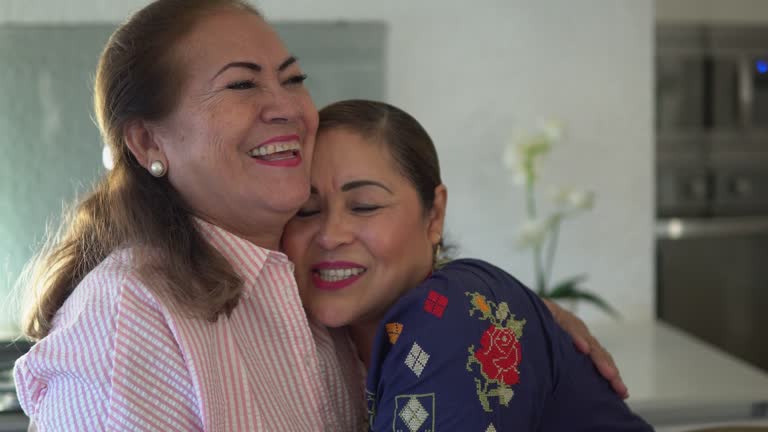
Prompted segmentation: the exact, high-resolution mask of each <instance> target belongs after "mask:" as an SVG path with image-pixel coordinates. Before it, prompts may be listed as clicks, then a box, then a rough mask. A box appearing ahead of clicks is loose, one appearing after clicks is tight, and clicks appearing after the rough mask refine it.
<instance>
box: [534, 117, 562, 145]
mask: <svg viewBox="0 0 768 432" xmlns="http://www.w3.org/2000/svg"><path fill="white" fill-rule="evenodd" d="M539 130H540V131H541V133H542V134H543V135H544V136H546V137H547V139H548V140H549V141H550V142H553V143H556V142H560V141H562V140H563V135H564V133H565V130H564V128H563V124H562V123H561V122H560V121H558V120H553V119H549V120H544V121H542V122H541V124H540V125H539Z"/></svg>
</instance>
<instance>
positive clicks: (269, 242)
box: [197, 214, 288, 251]
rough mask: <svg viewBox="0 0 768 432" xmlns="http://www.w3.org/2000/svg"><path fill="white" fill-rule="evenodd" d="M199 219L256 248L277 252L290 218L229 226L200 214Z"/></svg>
mask: <svg viewBox="0 0 768 432" xmlns="http://www.w3.org/2000/svg"><path fill="white" fill-rule="evenodd" d="M197 217H199V218H200V219H202V220H204V221H206V222H208V223H209V224H211V225H215V226H217V227H219V228H221V229H223V230H226V231H228V232H230V233H232V234H234V235H236V236H238V237H240V238H243V239H245V240H248V241H249V242H251V243H253V244H255V245H256V246H259V247H262V248H264V249H270V250H275V251H279V250H280V240H281V238H282V236H283V228H284V227H285V224H286V223H287V221H288V218H286V219H285V220H282V219H281V220H279V221H275V222H274V223H271V224H270V223H258V224H227V223H223V222H222V221H219V220H216V219H215V218H211V217H206V216H205V215H201V214H198V215H197Z"/></svg>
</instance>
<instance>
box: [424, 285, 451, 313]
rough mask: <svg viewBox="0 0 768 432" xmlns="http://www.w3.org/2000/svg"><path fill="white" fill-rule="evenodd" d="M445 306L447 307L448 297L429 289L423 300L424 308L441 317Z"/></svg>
mask: <svg viewBox="0 0 768 432" xmlns="http://www.w3.org/2000/svg"><path fill="white" fill-rule="evenodd" d="M446 307H448V297H446V296H444V295H442V294H439V293H438V292H436V291H430V292H429V294H428V295H427V300H426V301H424V310H425V311H427V312H429V313H431V314H432V315H434V316H436V317H438V318H442V317H443V313H444V312H445V308H446Z"/></svg>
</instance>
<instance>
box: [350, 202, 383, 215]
mask: <svg viewBox="0 0 768 432" xmlns="http://www.w3.org/2000/svg"><path fill="white" fill-rule="evenodd" d="M380 208H381V206H378V205H364V204H361V205H356V206H354V207H352V211H354V212H355V213H371V212H374V211H376V210H378V209H380Z"/></svg>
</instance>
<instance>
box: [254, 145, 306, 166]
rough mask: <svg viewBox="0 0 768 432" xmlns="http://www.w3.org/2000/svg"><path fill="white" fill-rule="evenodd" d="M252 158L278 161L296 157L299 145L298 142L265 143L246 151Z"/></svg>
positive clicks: (299, 152) (299, 149)
mask: <svg viewBox="0 0 768 432" xmlns="http://www.w3.org/2000/svg"><path fill="white" fill-rule="evenodd" d="M248 153H249V154H250V155H251V157H252V158H254V159H258V160H260V161H264V162H278V161H285V160H290V159H295V158H298V157H299V156H300V155H301V145H299V143H298V142H296V141H293V142H283V143H274V144H266V145H263V146H260V147H256V148H255V149H253V150H251V151H250V152H248Z"/></svg>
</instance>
